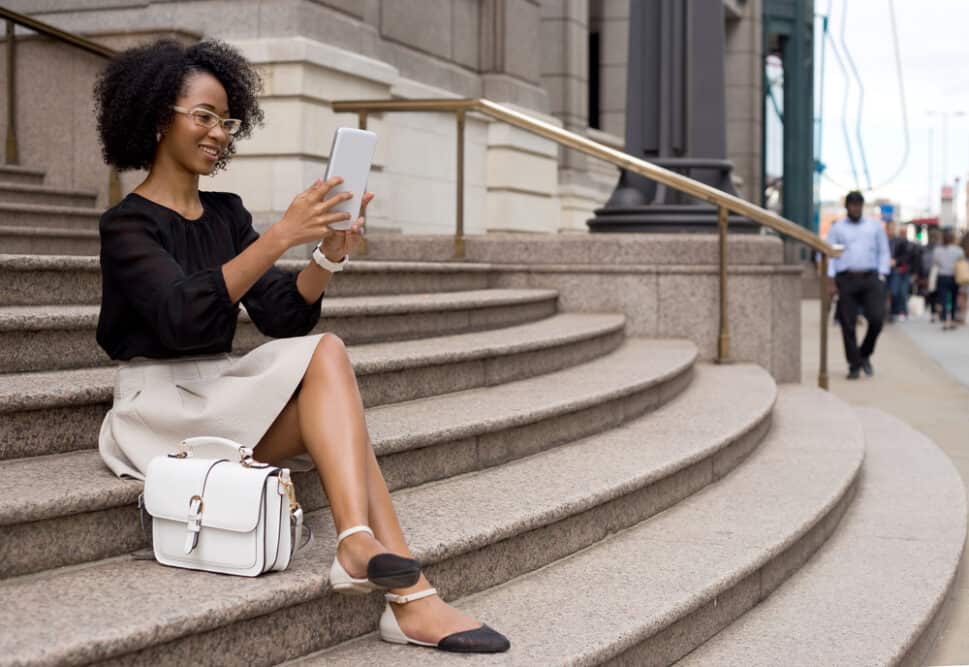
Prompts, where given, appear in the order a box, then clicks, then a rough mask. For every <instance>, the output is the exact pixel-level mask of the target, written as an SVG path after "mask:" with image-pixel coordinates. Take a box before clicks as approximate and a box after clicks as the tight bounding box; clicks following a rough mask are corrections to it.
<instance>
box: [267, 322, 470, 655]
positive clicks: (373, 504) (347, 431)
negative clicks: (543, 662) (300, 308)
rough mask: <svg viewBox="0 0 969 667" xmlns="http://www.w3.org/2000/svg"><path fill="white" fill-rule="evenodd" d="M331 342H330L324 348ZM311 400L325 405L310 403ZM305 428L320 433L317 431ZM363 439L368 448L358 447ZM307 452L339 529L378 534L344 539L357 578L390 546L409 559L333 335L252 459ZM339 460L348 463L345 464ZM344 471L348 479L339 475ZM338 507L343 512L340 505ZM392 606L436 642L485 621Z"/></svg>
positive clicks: (424, 605) (420, 606)
mask: <svg viewBox="0 0 969 667" xmlns="http://www.w3.org/2000/svg"><path fill="white" fill-rule="evenodd" d="M327 339H333V340H332V341H331V343H328V344H327V345H326V346H324V341H326V340H327ZM318 375H324V376H328V377H327V378H326V379H328V380H330V381H331V382H330V383H326V382H320V381H319V380H321V378H320V377H318ZM308 387H309V389H310V394H309V396H310V397H309V398H307V388H308ZM331 399H334V400H331ZM313 400H317V401H320V403H313V402H312V401H313ZM337 409H340V410H343V412H342V413H341V418H340V419H334V420H332V421H328V419H330V417H329V415H331V414H332V413H333V412H334V411H335V410H337ZM305 412H310V413H312V414H311V417H310V418H306V417H304V413H305ZM312 415H315V416H316V417H317V418H313V417H312ZM308 429H318V430H317V431H315V432H313V431H310V430H308ZM360 443H363V445H362V446H360ZM304 451H306V452H309V454H310V457H311V458H312V459H313V461H314V463H315V464H316V468H317V471H318V472H319V475H320V480H321V482H322V483H323V488H324V491H325V492H326V495H327V498H328V499H329V501H330V507H331V509H332V510H333V517H334V523H335V524H336V526H337V530H338V531H340V530H343V529H345V528H346V527H348V526H352V525H356V524H358V523H366V524H367V525H369V526H370V527H371V528H372V529H373V531H374V533H375V535H376V540H373V539H371V538H369V536H367V535H366V534H358V535H360V537H362V538H364V539H361V540H359V541H357V542H359V543H358V544H356V545H355V547H356V548H354V549H349V548H347V549H345V547H347V546H349V545H350V543H352V542H355V541H356V540H355V538H356V537H357V536H358V535H354V536H352V537H349V538H347V539H346V540H345V541H344V542H343V544H341V547H340V562H341V563H343V565H344V567H346V568H347V569H348V571H349V572H350V574H351V575H352V576H361V577H362V576H364V575H363V573H364V572H365V571H366V562H367V560H369V559H370V557H372V556H373V555H375V554H376V553H380V552H383V551H391V552H393V553H396V554H398V555H400V556H405V557H412V554H411V552H410V549H409V548H408V546H407V543H406V541H405V539H404V534H403V531H402V530H401V527H400V522H399V521H398V519H397V514H396V512H395V511H394V507H393V503H392V501H391V498H390V493H389V491H388V489H387V484H386V482H385V481H384V478H383V473H382V472H381V470H380V466H379V465H378V463H377V457H376V455H375V454H374V451H373V446H372V443H371V442H370V437H369V435H368V434H367V431H366V421H365V419H364V416H363V402H362V400H361V399H360V391H359V388H358V387H357V384H356V377H355V376H354V375H353V368H352V366H351V365H350V363H349V359H348V358H347V357H346V352H345V348H344V346H343V344H342V342H341V341H339V339H337V338H336V337H334V336H332V335H327V336H324V337H323V339H322V340H321V342H320V345H319V346H318V347H317V350H316V352H315V353H314V355H313V360H312V361H311V362H310V367H309V368H308V369H307V372H306V376H304V379H303V384H302V387H301V389H300V391H299V392H298V393H297V395H296V396H295V397H294V398H293V399H292V400H291V401H290V402H289V403H288V404H287V405H286V407H285V408H284V409H283V411H282V412H281V413H280V415H279V416H278V417H277V418H276V420H275V421H274V422H273V424H272V426H270V428H269V430H268V431H267V432H266V434H265V435H264V436H263V438H262V440H260V442H259V444H258V445H257V446H256V450H255V457H256V459H258V460H260V461H266V462H268V463H273V464H278V463H280V462H281V461H283V460H285V459H287V458H289V457H292V456H296V455H298V454H301V453H303V452H304ZM348 451H349V456H348V455H347V452H348ZM334 459H335V460H336V462H334ZM346 459H350V461H347V460H346ZM341 463H342V464H345V465H343V467H340V464H341ZM361 468H362V474H361ZM340 475H343V477H342V478H340ZM334 478H338V479H334ZM331 484H332V485H333V486H331ZM361 490H362V496H363V497H362V498H361V497H360V496H361ZM337 505H339V507H340V508H341V509H340V510H337V509H336V507H337ZM360 506H363V507H365V508H366V517H367V520H366V521H360V520H358V519H359V514H358V512H359V509H357V508H359V507H360ZM338 511H340V512H341V516H340V517H338V516H337V512H338ZM351 517H353V518H351ZM344 551H346V553H344ZM429 586H430V584H429V583H428V581H427V579H426V578H425V577H424V575H421V578H420V581H418V583H417V584H415V585H414V586H412V587H410V588H406V589H394V592H395V593H400V594H404V593H408V592H413V591H418V590H423V589H425V588H428V587H429ZM392 606H393V608H394V612H395V615H396V616H397V619H398V622H399V623H400V625H401V629H402V630H403V631H404V632H405V633H406V634H408V635H409V636H411V637H413V638H414V639H418V640H421V641H427V642H437V641H438V640H440V639H441V638H443V637H444V636H446V635H449V634H451V633H454V632H460V631H461V630H469V629H472V628H476V627H478V626H479V625H480V623H478V622H477V621H475V620H474V619H473V618H471V617H469V616H467V615H465V614H463V613H462V612H460V611H458V610H457V609H454V608H453V607H451V606H449V605H447V604H445V603H444V602H443V601H442V600H441V599H440V598H437V597H430V598H425V599H423V600H417V601H415V602H411V603H408V604H406V605H392Z"/></svg>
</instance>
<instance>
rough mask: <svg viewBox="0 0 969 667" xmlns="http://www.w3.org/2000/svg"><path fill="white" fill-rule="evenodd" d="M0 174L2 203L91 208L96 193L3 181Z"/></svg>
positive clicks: (95, 199) (96, 196)
mask: <svg viewBox="0 0 969 667" xmlns="http://www.w3.org/2000/svg"><path fill="white" fill-rule="evenodd" d="M2 179H3V175H2V174H0V202H2V203H4V204H39V205H41V206H70V207H82V206H83V207H88V208H93V207H94V205H95V203H96V201H97V198H98V193H97V192H94V191H93V190H69V189H66V188H56V187H52V186H50V185H31V184H26V183H5V182H3V180H2Z"/></svg>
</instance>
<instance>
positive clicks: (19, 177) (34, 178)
mask: <svg viewBox="0 0 969 667" xmlns="http://www.w3.org/2000/svg"><path fill="white" fill-rule="evenodd" d="M46 174H47V172H46V171H44V170H43V169H32V168H30V167H21V166H20V165H16V164H0V183H4V184H10V183H20V184H24V185H41V184H43V182H44V176H46Z"/></svg>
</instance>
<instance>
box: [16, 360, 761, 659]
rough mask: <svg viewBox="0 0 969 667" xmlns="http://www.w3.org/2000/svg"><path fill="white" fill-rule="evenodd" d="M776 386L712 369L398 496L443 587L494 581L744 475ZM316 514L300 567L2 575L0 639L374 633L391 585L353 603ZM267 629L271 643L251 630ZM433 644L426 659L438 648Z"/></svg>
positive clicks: (116, 568) (754, 371) (123, 645)
mask: <svg viewBox="0 0 969 667" xmlns="http://www.w3.org/2000/svg"><path fill="white" fill-rule="evenodd" d="M775 391H776V389H775V386H774V383H773V381H772V380H771V378H770V376H768V375H767V374H766V373H765V372H764V371H763V370H761V369H759V368H756V367H751V366H739V365H738V366H729V367H716V368H712V367H698V369H697V377H696V380H695V381H694V382H693V383H692V384H691V386H690V388H689V390H687V391H686V392H684V393H683V394H682V395H680V396H679V397H678V398H677V399H675V400H674V401H672V402H671V403H669V404H668V405H666V406H664V407H662V408H660V409H659V410H657V411H656V412H654V413H651V414H650V415H648V416H645V417H642V418H640V419H637V420H634V421H632V422H629V423H628V424H625V425H623V426H621V427H620V428H618V429H615V430H613V431H609V432H607V433H603V434H600V435H596V436H593V437H590V438H586V439H584V440H582V441H579V442H576V443H573V444H571V445H566V446H562V447H556V448H554V449H552V450H549V451H546V452H543V453H541V454H537V455H535V456H532V457H529V458H526V459H522V460H519V461H514V462H511V463H507V464H505V465H502V466H498V467H496V468H489V469H487V470H484V471H481V472H477V473H472V474H468V475H462V476H459V477H454V478H451V479H448V480H444V481H441V482H436V483H433V484H428V485H424V486H421V487H417V488H413V489H406V490H403V491H398V492H396V493H394V502H395V507H396V509H397V512H398V514H399V516H400V518H401V522H402V524H403V526H404V529H405V531H406V533H407V534H408V536H409V542H410V544H411V545H412V548H413V550H414V552H415V555H416V556H417V557H418V558H420V559H421V561H422V562H423V563H425V565H426V571H427V572H428V575H429V576H430V577H431V578H432V580H434V581H435V583H436V585H438V586H439V587H440V588H441V590H442V592H443V593H444V594H446V595H449V596H451V597H453V596H455V595H464V594H468V593H471V592H474V591H476V590H479V589H483V588H490V587H492V586H495V585H497V584H499V583H501V582H503V581H506V580H508V579H510V578H512V577H515V576H517V575H520V574H523V573H525V572H528V571H531V570H534V569H536V568H540V567H542V566H543V565H546V564H548V563H549V562H552V561H554V560H555V559H558V558H562V557H564V556H567V555H569V554H572V553H575V552H577V551H579V550H580V549H584V548H585V547H587V546H589V545H591V544H594V543H595V542H597V541H598V540H601V539H603V538H604V537H606V536H607V535H608V534H609V533H610V532H612V531H616V530H620V529H622V528H626V527H628V526H630V525H633V524H635V523H637V522H638V521H641V520H642V519H644V518H646V517H648V516H650V515H653V514H656V513H657V512H661V511H662V510H663V509H665V508H667V507H669V506H671V505H674V504H675V503H677V502H678V501H680V500H682V499H683V498H684V497H686V496H689V495H690V494H691V493H694V492H696V491H697V490H699V489H701V488H703V487H704V486H705V485H707V484H709V483H710V482H711V481H713V480H714V479H716V478H717V477H719V476H720V475H722V474H724V473H725V472H726V471H728V470H730V469H731V468H732V467H733V466H734V465H736V464H737V463H738V462H739V460H740V459H741V458H742V457H743V456H745V455H746V453H747V452H749V451H750V449H751V448H753V447H755V446H756V444H757V442H758V440H759V439H760V437H761V435H762V434H763V432H764V431H765V429H766V428H767V424H768V421H767V420H768V417H769V415H770V409H771V405H772V403H773V400H774V397H775ZM672 434H676V437H675V438H673V437H671V435H672ZM591 459H595V461H596V464H597V465H595V466H590V465H589V461H590V460H591ZM665 514H668V512H666V513H664V514H663V515H661V516H665ZM308 522H309V523H310V525H312V526H313V529H314V531H315V532H316V535H317V539H316V540H315V542H314V543H313V544H312V545H311V546H310V547H309V548H308V550H307V553H305V554H304V555H302V556H301V557H300V558H298V559H297V560H296V561H295V562H294V564H293V566H292V567H291V568H290V569H289V570H287V571H286V572H281V573H275V574H273V575H270V576H263V577H258V578H256V579H246V578H242V577H226V576H221V575H214V574H209V573H203V572H190V571H185V570H176V569H173V568H166V567H163V566H160V565H158V564H156V563H153V562H149V561H139V560H132V559H129V558H120V559H114V560H111V561H104V562H101V563H98V564H95V565H92V566H89V567H83V568H77V569H72V570H68V571H64V572H60V573H58V572H51V573H43V574H39V575H32V576H30V577H27V578H25V579H23V580H21V579H11V580H7V581H5V582H2V583H0V626H10V625H11V624H12V623H16V627H18V628H20V629H21V630H20V631H18V632H17V633H7V634H5V635H2V636H0V652H2V655H4V656H5V657H7V658H9V659H11V660H13V661H15V662H17V661H21V662H23V663H25V664H55V663H60V664H63V663H72V662H79V661H94V660H103V659H107V658H110V657H119V658H123V659H125V660H140V661H142V662H145V663H150V664H159V665H161V664H178V663H179V662H180V661H181V662H184V661H185V660H189V659H191V660H194V661H195V662H197V663H199V664H215V663H216V662H218V661H222V662H225V661H233V660H238V661H248V662H261V663H266V664H268V663H275V662H279V661H281V660H285V659H289V658H293V657H296V656H299V655H304V654H306V653H308V652H309V651H312V650H315V649H318V648H322V647H324V646H327V645H331V644H333V643H334V642H337V641H340V640H342V639H346V638H348V637H351V636H354V635H358V634H361V633H363V632H366V631H368V630H370V629H372V628H373V627H374V624H375V623H376V619H377V615H378V613H379V610H380V607H381V605H382V602H381V601H380V600H379V599H378V598H377V596H371V597H370V598H368V599H359V600H355V601H353V602H352V603H351V602H348V601H347V600H346V598H342V597H339V596H337V595H334V594H331V593H330V592H329V590H328V588H327V585H326V576H325V572H326V569H327V566H328V565H329V563H330V560H331V559H332V557H333V547H334V531H333V528H332V523H331V521H330V518H329V512H328V510H318V511H316V512H312V513H310V515H309V518H308ZM585 576H588V572H587V573H586V575H585ZM597 595H598V594H596V595H583V596H580V597H577V598H573V599H572V601H571V603H570V604H568V605H562V604H560V606H559V608H558V610H557V611H556V612H555V613H554V614H552V615H551V616H544V617H543V616H534V617H533V618H532V619H531V623H533V624H535V625H536V627H537V625H538V624H539V623H540V622H542V620H543V619H544V620H545V622H553V621H554V618H555V617H556V616H559V617H560V616H561V615H562V613H563V612H566V611H568V610H569V609H572V610H577V611H581V610H578V609H577V606H576V605H575V604H573V603H574V600H575V599H585V600H591V599H594V598H595V597H597ZM637 595H638V592H637ZM297 605H298V608H297V609H294V607H296V606H297ZM492 616H493V618H494V619H495V621H496V622H498V626H499V627H503V628H507V626H508V625H509V624H508V622H507V614H504V615H503V616H502V617H495V616H494V615H492ZM336 617H339V619H340V621H339V622H327V621H326V620H321V619H330V618H336ZM503 619H504V620H503ZM499 621H500V622H499ZM280 624H282V625H280ZM284 626H285V628H286V630H285V632H280V631H279V628H280V627H284ZM273 628H275V631H273V630H272V629H273ZM507 629H511V628H507ZM266 632H272V633H273V637H274V640H273V641H272V642H266V641H262V640H260V641H254V640H252V639H251V638H253V637H263V636H266V635H265V633H266ZM520 632H524V630H521V631H520ZM230 637H231V638H233V639H231V640H230ZM516 641H517V640H516ZM420 653H421V656H417V654H412V655H414V656H415V658H414V659H417V660H419V659H421V658H422V657H426V655H424V654H425V652H420ZM358 664H359V663H358ZM375 664H390V663H388V662H386V661H384V662H380V661H378V662H376V663H375ZM532 664H541V663H534V662H533V663H532Z"/></svg>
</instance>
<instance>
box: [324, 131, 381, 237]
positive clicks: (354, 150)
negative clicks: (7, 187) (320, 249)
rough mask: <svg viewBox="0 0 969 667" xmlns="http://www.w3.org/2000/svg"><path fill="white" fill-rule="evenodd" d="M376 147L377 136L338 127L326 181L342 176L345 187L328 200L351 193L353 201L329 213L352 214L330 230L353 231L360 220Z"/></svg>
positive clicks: (328, 163) (334, 208) (342, 185)
mask: <svg viewBox="0 0 969 667" xmlns="http://www.w3.org/2000/svg"><path fill="white" fill-rule="evenodd" d="M376 145H377V135H376V134H374V133H373V132H368V131H367V130H358V129H356V128H353V127H338V128H337V130H336V132H334V133H333V145H332V146H330V159H329V161H328V162H327V164H326V175H325V178H332V177H333V176H340V177H341V178H342V179H343V183H341V184H340V185H338V186H336V187H335V188H333V189H332V190H331V191H330V192H329V197H332V196H333V195H335V194H338V193H340V192H352V193H353V199H349V200H347V201H345V202H343V203H342V204H338V205H337V206H334V207H333V208H331V209H330V212H331V213H336V212H339V213H349V214H350V216H351V217H350V219H349V220H347V221H346V222H337V223H335V224H332V225H330V229H340V230H342V229H350V227H351V226H352V225H353V223H354V222H356V220H357V218H358V217H359V216H360V205H361V204H362V203H363V194H364V193H365V192H366V191H367V177H368V176H369V175H370V164H371V162H372V161H373V151H374V147H375V146H376Z"/></svg>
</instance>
